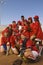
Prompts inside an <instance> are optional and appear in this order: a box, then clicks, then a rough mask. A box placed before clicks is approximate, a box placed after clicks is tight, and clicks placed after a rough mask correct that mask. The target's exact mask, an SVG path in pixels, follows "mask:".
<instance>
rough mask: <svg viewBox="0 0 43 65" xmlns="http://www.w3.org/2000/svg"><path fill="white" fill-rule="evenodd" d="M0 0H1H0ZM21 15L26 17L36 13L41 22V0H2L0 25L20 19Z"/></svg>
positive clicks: (42, 11) (42, 19) (42, 12)
mask: <svg viewBox="0 0 43 65" xmlns="http://www.w3.org/2000/svg"><path fill="white" fill-rule="evenodd" d="M0 1H1V0H0ZM21 15H24V16H25V18H26V19H27V18H28V17H29V16H32V17H34V16H35V15H38V16H39V17H40V22H41V24H43V0H3V3H0V21H1V24H2V25H7V24H10V23H11V22H12V21H13V20H16V21H18V20H20V17H21Z"/></svg>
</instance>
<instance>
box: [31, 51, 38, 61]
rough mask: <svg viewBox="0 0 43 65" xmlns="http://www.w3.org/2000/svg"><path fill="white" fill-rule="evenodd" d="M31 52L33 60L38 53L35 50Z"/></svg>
mask: <svg viewBox="0 0 43 65" xmlns="http://www.w3.org/2000/svg"><path fill="white" fill-rule="evenodd" d="M32 54H33V56H34V58H33V60H35V59H36V57H38V55H39V54H38V52H37V51H32Z"/></svg>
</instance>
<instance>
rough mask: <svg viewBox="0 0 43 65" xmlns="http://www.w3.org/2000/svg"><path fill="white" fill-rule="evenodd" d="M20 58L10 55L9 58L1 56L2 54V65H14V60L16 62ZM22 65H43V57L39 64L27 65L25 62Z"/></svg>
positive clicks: (0, 62)
mask: <svg viewBox="0 0 43 65" xmlns="http://www.w3.org/2000/svg"><path fill="white" fill-rule="evenodd" d="M17 58H18V56H17V55H14V54H13V55H9V56H5V55H1V54H0V65H12V64H13V62H14V60H16V59H17ZM22 65H43V57H41V60H40V61H39V62H37V63H34V64H33V63H29V64H26V63H24V62H23V64H22Z"/></svg>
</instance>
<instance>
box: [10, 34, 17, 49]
mask: <svg viewBox="0 0 43 65" xmlns="http://www.w3.org/2000/svg"><path fill="white" fill-rule="evenodd" d="M15 40H16V36H14V35H12V36H11V38H10V43H11V46H12V47H13V48H14V46H15Z"/></svg>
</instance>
